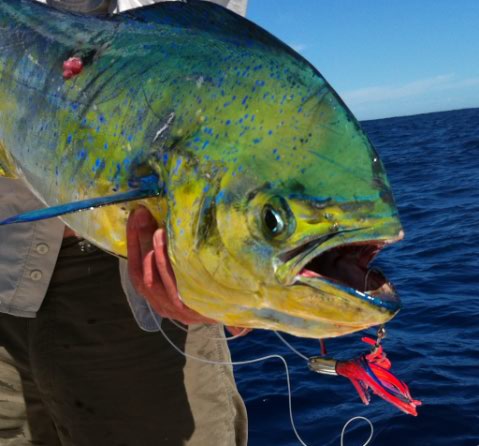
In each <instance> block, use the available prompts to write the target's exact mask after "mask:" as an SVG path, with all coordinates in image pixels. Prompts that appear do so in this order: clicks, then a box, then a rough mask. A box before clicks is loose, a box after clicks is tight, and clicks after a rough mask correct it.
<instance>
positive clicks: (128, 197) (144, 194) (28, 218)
mask: <svg viewBox="0 0 479 446" xmlns="http://www.w3.org/2000/svg"><path fill="white" fill-rule="evenodd" d="M161 193H162V192H161V190H160V188H159V186H157V187H154V186H152V185H151V184H148V185H147V186H145V185H142V186H140V188H138V189H132V190H130V191H128V192H123V193H119V194H115V195H109V196H105V197H98V198H89V199H86V200H81V201H74V202H71V203H65V204H61V205H58V206H51V207H48V208H44V209H36V210H33V211H28V212H23V213H21V214H18V215H14V216H13V217H9V218H7V219H6V220H3V221H0V226H3V225H9V224H13V223H30V222H34V221H39V220H46V219H48V218H54V217H60V216H61V215H66V214H72V213H74V212H80V211H86V210H91V209H94V208H99V207H102V206H111V205H113V204H118V203H125V202H127V201H135V200H143V199H145V198H151V197H156V196H159V195H161Z"/></svg>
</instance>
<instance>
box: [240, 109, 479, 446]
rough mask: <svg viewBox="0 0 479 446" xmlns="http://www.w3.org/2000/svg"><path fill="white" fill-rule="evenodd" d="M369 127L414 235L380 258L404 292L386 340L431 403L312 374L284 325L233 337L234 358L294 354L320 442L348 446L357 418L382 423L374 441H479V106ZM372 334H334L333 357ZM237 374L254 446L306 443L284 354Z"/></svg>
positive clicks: (362, 426) (307, 423) (300, 405)
mask: <svg viewBox="0 0 479 446" xmlns="http://www.w3.org/2000/svg"><path fill="white" fill-rule="evenodd" d="M362 126H363V128H364V129H365V131H366V132H367V134H368V135H369V137H370V139H371V140H372V142H373V144H374V145H375V146H376V148H377V149H378V152H379V154H380V156H381V158H382V160H383V162H384V164H385V166H386V170H387V172H388V176H389V179H390V182H391V184H392V188H393V191H394V193H395V197H396V202H397V205H398V208H399V211H400V215H401V220H402V223H403V226H404V229H405V232H406V238H405V240H404V241H402V242H401V243H398V244H396V245H394V246H392V247H389V248H387V249H385V250H384V251H383V252H382V253H381V255H380V256H379V258H378V259H377V261H375V264H376V265H377V266H379V267H380V268H381V269H382V270H383V271H384V272H385V273H386V275H387V277H388V278H389V279H390V280H391V281H392V282H393V283H394V284H395V286H396V288H397V290H398V292H399V294H400V296H401V298H402V302H403V309H402V310H401V312H400V313H399V314H398V315H397V316H396V317H395V318H394V319H393V320H392V321H391V322H390V323H388V324H387V338H386V339H385V340H384V344H383V345H384V347H385V350H386V352H387V353H388V357H389V359H390V360H391V361H392V364H393V368H392V370H393V372H395V374H396V375H397V376H398V377H400V378H401V379H402V380H404V381H405V382H406V383H408V384H409V388H410V390H411V393H412V395H413V397H414V398H416V399H420V400H422V401H423V406H421V407H419V409H418V412H419V415H418V416H417V417H413V416H410V415H406V414H403V413H402V412H400V411H399V410H398V409H396V408H395V407H393V406H392V405H390V404H388V403H386V402H385V401H383V400H382V399H380V398H379V397H377V396H373V397H372V401H371V403H370V405H369V406H364V405H363V404H362V403H361V401H360V399H359V397H358V395H357V393H356V391H355V389H354V388H353V386H352V385H351V384H350V382H349V381H348V380H347V379H345V378H342V377H330V376H322V375H318V374H315V373H313V372H311V371H309V370H308V368H307V367H306V363H305V361H304V360H302V359H301V358H299V357H298V356H296V355H294V354H293V353H291V352H290V351H289V350H288V349H287V348H286V347H285V346H284V345H282V344H281V343H280V341H279V340H278V338H277V337H276V336H275V335H274V334H273V333H269V332H264V331H260V330H257V331H255V332H253V333H251V334H249V335H248V336H246V337H245V338H243V339H240V340H236V341H233V342H232V345H231V348H232V352H233V358H234V359H235V360H245V359H252V358H256V357H259V356H263V355H268V354H273V353H277V354H282V355H284V356H285V358H286V359H287V361H288V363H289V368H290V372H291V381H292V389H293V413H294V419H295V422H296V424H297V427H298V430H299V432H300V435H301V436H302V438H303V440H304V441H305V442H306V443H307V444H308V445H309V446H320V445H321V446H328V445H339V444H340V433H341V430H342V428H343V425H344V424H345V423H346V422H347V421H348V420H349V419H350V418H351V417H355V416H364V417H367V418H369V419H370V420H371V421H372V423H373V424H374V437H373V439H372V441H371V443H370V444H371V445H376V446H386V445H387V446H396V445H397V446H404V445H407V446H427V445H434V446H442V445H444V446H446V445H447V446H478V445H479V298H478V294H479V109H468V110H459V111H449V112H442V113H431V114H424V115H417V116H408V117H400V118H390V119H381V120H375V121H366V122H363V123H362ZM368 333H369V334H371V335H374V333H375V331H374V330H370V331H368ZM363 334H364V333H356V334H353V335H349V336H346V337H343V338H340V339H332V340H329V341H328V342H327V347H328V350H329V352H328V353H330V354H331V355H334V356H339V357H342V358H345V357H348V356H355V355H357V354H359V353H361V352H363V351H364V347H363V345H364V346H365V344H362V342H361V340H360V339H361V336H362V335H363ZM287 339H288V340H289V341H290V342H291V343H292V344H293V345H294V346H295V347H296V348H297V349H298V350H300V351H301V352H302V353H303V354H305V355H306V356H316V355H319V344H318V342H317V341H314V340H304V339H299V338H294V337H291V336H287ZM235 373H236V377H237V382H238V386H239V389H240V391H241V393H242V395H243V397H244V399H245V401H246V405H247V409H248V414H249V422H250V442H249V444H250V445H251V446H271V445H275V446H289V445H291V446H293V445H298V444H299V443H298V441H297V440H296V438H295V436H294V434H293V431H292V429H291V426H290V423H289V414H288V394H287V387H286V378H285V371H284V367H283V365H282V364H281V362H280V361H279V360H270V361H267V362H263V363H261V364H259V365H258V364H256V365H243V366H237V367H236V368H235ZM368 435H369V427H368V426H367V424H366V423H365V422H357V424H352V425H351V427H350V429H349V430H348V432H347V434H346V436H345V439H344V445H345V446H359V445H362V444H363V443H364V442H365V440H366V439H367V437H368Z"/></svg>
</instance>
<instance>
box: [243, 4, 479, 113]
mask: <svg viewBox="0 0 479 446" xmlns="http://www.w3.org/2000/svg"><path fill="white" fill-rule="evenodd" d="M248 18H249V19H251V20H253V21H254V22H255V23H257V24H259V25H260V26H262V27H263V28H265V29H267V30H268V31H270V32H271V33H273V34H274V35H276V36H277V37H279V38H280V39H282V40H283V41H284V42H286V43H288V44H289V45H290V46H292V47H293V48H295V49H296V50H297V51H299V52H300V53H301V54H302V55H303V56H304V57H306V58H307V59H308V60H309V61H310V62H312V63H313V65H315V66H316V67H317V68H318V69H319V71H321V73H322V74H323V75H324V76H325V77H326V79H327V80H328V81H329V82H330V83H331V85H332V86H333V88H335V90H336V91H337V92H338V93H339V94H340V96H341V97H342V98H343V99H344V100H345V102H346V103H347V104H348V106H349V107H350V108H351V110H352V111H353V113H354V114H355V115H356V116H357V117H358V118H359V119H374V118H383V117H389V116H401V115H411V114H416V113H425V112H430V111H441V110H451V109H458V108H467V107H479V0H452V1H451V0H448V1H446V0H401V1H399V0H249V6H248Z"/></svg>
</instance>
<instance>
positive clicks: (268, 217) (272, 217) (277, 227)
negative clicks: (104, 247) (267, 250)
mask: <svg viewBox="0 0 479 446" xmlns="http://www.w3.org/2000/svg"><path fill="white" fill-rule="evenodd" d="M263 222H264V226H265V229H267V231H268V232H269V234H271V235H272V236H273V237H274V236H276V235H279V234H281V233H282V232H283V230H284V228H285V223H284V221H283V218H282V217H281V214H280V213H279V212H277V211H276V210H274V209H273V208H272V207H271V206H270V205H266V206H265V207H264V208H263Z"/></svg>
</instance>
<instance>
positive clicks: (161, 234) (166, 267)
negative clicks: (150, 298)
mask: <svg viewBox="0 0 479 446" xmlns="http://www.w3.org/2000/svg"><path fill="white" fill-rule="evenodd" d="M153 247H154V250H155V261H156V265H157V267H158V271H159V273H160V276H161V280H162V282H163V285H164V287H165V290H166V292H167V293H168V295H169V296H170V297H171V298H172V301H173V300H175V301H178V302H179V303H182V302H181V301H180V300H179V299H178V288H177V287H176V279H175V273H174V272H173V268H172V267H171V263H170V259H169V257H168V246H167V242H166V230H165V229H164V228H160V229H158V230H157V231H156V232H155V234H154V236H153ZM176 303H177V302H175V304H176ZM178 308H182V307H181V305H178Z"/></svg>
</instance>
